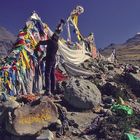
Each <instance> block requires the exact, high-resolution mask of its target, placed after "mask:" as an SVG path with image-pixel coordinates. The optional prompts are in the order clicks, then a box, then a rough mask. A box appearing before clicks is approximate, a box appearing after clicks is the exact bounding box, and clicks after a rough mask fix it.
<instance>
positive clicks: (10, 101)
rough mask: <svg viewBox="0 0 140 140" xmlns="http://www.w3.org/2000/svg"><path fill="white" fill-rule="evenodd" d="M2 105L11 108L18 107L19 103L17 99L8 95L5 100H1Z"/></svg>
mask: <svg viewBox="0 0 140 140" xmlns="http://www.w3.org/2000/svg"><path fill="white" fill-rule="evenodd" d="M3 106H4V107H5V108H9V109H12V110H13V109H15V108H18V107H20V104H19V103H18V102H17V101H15V99H13V98H10V97H9V99H8V100H7V101H5V102H3Z"/></svg>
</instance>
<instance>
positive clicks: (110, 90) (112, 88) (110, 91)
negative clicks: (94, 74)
mask: <svg viewBox="0 0 140 140" xmlns="http://www.w3.org/2000/svg"><path fill="white" fill-rule="evenodd" d="M101 89H102V92H103V93H104V94H106V95H113V96H116V93H118V92H119V91H120V89H119V88H118V87H117V84H116V83H115V82H107V83H105V84H104V85H103V87H101Z"/></svg>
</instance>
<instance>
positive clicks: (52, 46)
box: [39, 19, 65, 95]
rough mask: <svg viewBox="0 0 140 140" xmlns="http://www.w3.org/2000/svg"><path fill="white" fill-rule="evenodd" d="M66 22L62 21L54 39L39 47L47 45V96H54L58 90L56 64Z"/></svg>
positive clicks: (41, 42)
mask: <svg viewBox="0 0 140 140" xmlns="http://www.w3.org/2000/svg"><path fill="white" fill-rule="evenodd" d="M64 23H65V22H64V20H63V19H61V20H60V23H59V24H58V26H57V28H56V30H55V32H54V33H53V35H52V37H50V38H49V39H48V40H44V41H40V42H39V45H47V49H46V70H45V95H52V93H54V92H55V89H56V81H55V63H56V58H55V57H56V52H57V50H58V40H59V36H60V33H61V32H62V29H63V25H64Z"/></svg>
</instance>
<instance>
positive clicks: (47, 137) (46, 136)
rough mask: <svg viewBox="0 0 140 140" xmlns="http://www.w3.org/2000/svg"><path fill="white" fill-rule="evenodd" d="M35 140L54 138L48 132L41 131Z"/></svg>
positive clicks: (52, 139)
mask: <svg viewBox="0 0 140 140" xmlns="http://www.w3.org/2000/svg"><path fill="white" fill-rule="evenodd" d="M36 140H54V136H53V133H52V132H51V131H50V130H48V129H47V130H42V132H41V134H40V136H38V137H36Z"/></svg>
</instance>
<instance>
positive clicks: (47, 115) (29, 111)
mask: <svg viewBox="0 0 140 140" xmlns="http://www.w3.org/2000/svg"><path fill="white" fill-rule="evenodd" d="M57 119H58V111H57V108H56V106H55V104H54V103H52V101H51V100H49V99H48V98H47V97H43V98H42V99H38V100H36V101H34V102H33V103H32V104H26V105H24V106H22V107H19V108H17V109H15V110H14V112H13V113H11V114H9V118H7V120H6V130H7V131H8V132H9V133H12V134H14V135H18V136H24V135H30V136H31V135H35V134H36V133H38V132H39V131H40V130H41V129H42V128H43V127H47V126H48V125H50V124H51V123H54V122H56V121H57Z"/></svg>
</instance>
